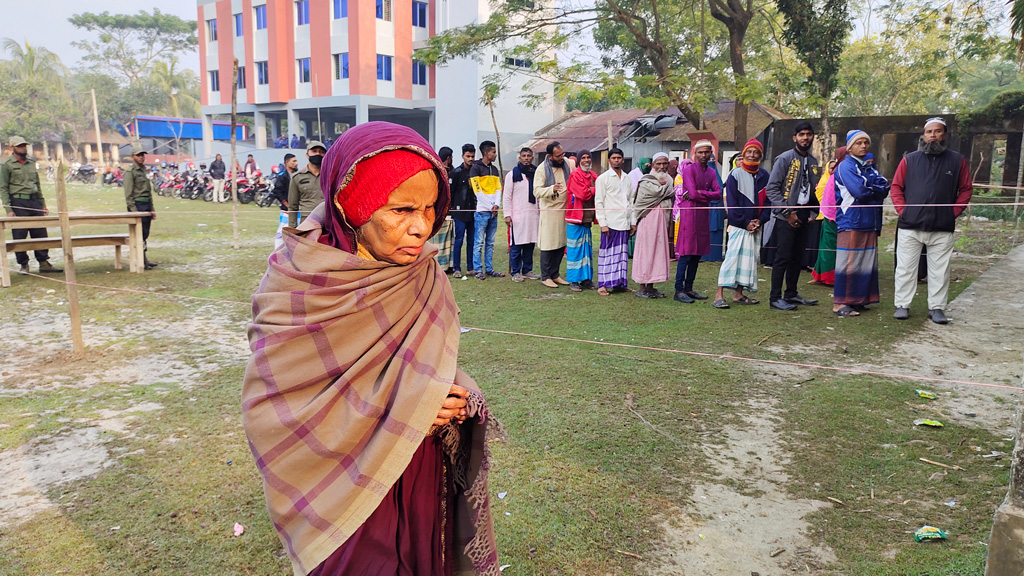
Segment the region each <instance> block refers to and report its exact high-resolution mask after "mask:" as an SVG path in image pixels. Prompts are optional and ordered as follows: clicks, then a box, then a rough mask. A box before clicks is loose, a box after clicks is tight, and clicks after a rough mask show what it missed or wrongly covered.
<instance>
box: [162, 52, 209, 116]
mask: <svg viewBox="0 0 1024 576" xmlns="http://www.w3.org/2000/svg"><path fill="white" fill-rule="evenodd" d="M150 79H151V80H152V81H153V84H154V85H155V86H156V87H157V88H158V89H160V90H161V91H162V92H163V93H164V94H165V95H166V96H167V103H166V104H165V105H164V106H163V108H162V109H161V110H160V112H162V113H164V114H167V115H169V116H173V117H175V118H180V117H182V116H184V117H186V118H198V117H199V114H200V110H201V108H200V104H199V79H198V78H196V75H195V73H194V72H192V71H191V70H179V69H178V57H177V56H170V57H168V58H167V59H166V60H160V61H159V62H157V63H156V64H155V65H154V66H153V71H152V72H151V74H150Z"/></svg>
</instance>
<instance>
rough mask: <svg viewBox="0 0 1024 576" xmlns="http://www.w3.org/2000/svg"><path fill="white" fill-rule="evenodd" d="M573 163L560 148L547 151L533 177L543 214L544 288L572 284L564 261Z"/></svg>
mask: <svg viewBox="0 0 1024 576" xmlns="http://www.w3.org/2000/svg"><path fill="white" fill-rule="evenodd" d="M572 169H573V164H572V161H571V160H569V159H568V158H566V157H565V151H563V150H562V146H561V144H559V143H558V142H552V143H551V144H548V147H547V158H545V159H544V162H541V165H540V166H538V167H537V172H536V174H534V176H533V195H534V196H535V197H536V198H537V206H538V208H539V210H540V228H539V230H538V235H537V244H538V245H539V247H540V276H541V284H543V285H545V286H547V287H548V288H558V286H559V285H567V284H569V283H568V282H567V281H565V280H563V279H562V275H561V271H560V270H561V267H562V257H563V256H565V208H566V199H567V198H568V194H569V193H568V188H567V187H566V183H567V182H568V181H569V173H570V172H572Z"/></svg>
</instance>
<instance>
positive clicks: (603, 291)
mask: <svg viewBox="0 0 1024 576" xmlns="http://www.w3.org/2000/svg"><path fill="white" fill-rule="evenodd" d="M609 294H610V292H608V289H607V288H605V287H604V286H601V287H600V288H598V289H597V295H598V296H608V295H609Z"/></svg>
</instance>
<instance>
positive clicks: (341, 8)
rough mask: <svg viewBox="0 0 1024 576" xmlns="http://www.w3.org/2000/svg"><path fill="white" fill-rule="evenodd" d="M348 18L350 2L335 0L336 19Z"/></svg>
mask: <svg viewBox="0 0 1024 576" xmlns="http://www.w3.org/2000/svg"><path fill="white" fill-rule="evenodd" d="M339 18H348V0H334V19H335V20H337V19H339Z"/></svg>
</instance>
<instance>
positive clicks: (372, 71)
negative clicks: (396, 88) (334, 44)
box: [348, 0, 404, 96]
mask: <svg viewBox="0 0 1024 576" xmlns="http://www.w3.org/2000/svg"><path fill="white" fill-rule="evenodd" d="M403 1H404V0H403ZM348 86H349V90H348V91H349V94H352V95H357V94H359V95H363V96H376V95H377V17H376V7H375V6H374V3H373V2H372V0H351V1H350V2H349V3H348Z"/></svg>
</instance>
